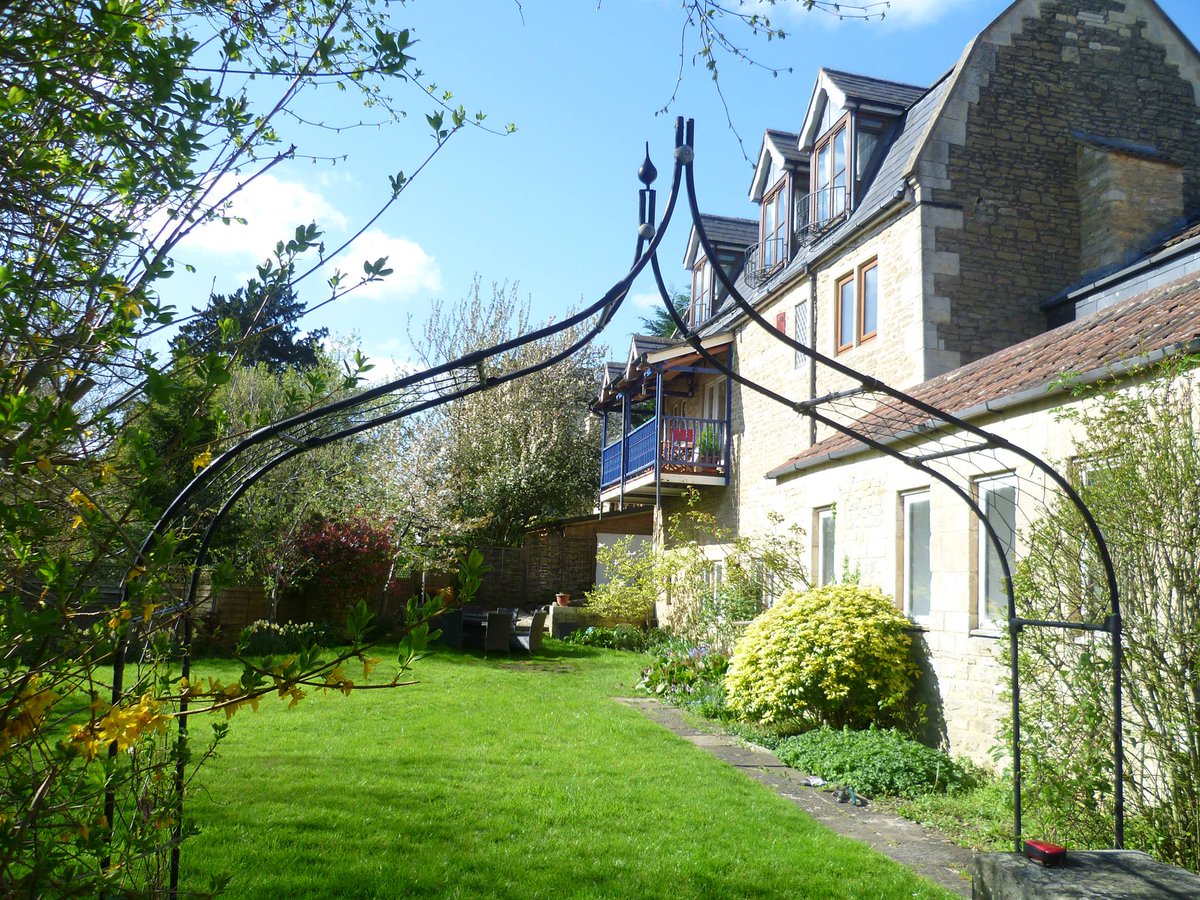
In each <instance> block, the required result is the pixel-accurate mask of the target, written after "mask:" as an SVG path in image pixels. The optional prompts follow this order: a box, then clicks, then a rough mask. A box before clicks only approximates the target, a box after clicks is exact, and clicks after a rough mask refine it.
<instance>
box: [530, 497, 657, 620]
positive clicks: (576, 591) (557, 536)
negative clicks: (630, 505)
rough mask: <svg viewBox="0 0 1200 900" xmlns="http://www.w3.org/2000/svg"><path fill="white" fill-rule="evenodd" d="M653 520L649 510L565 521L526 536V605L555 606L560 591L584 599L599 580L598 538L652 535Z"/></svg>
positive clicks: (636, 510)
mask: <svg viewBox="0 0 1200 900" xmlns="http://www.w3.org/2000/svg"><path fill="white" fill-rule="evenodd" d="M653 517H654V511H653V510H652V509H650V508H648V507H647V508H642V509H635V510H627V511H625V512H620V513H612V514H610V515H606V516H604V517H603V518H589V519H583V520H575V521H571V522H564V523H561V524H558V525H551V526H548V527H546V528H540V529H538V530H536V531H531V532H529V533H528V534H526V535H525V557H526V572H527V576H526V590H525V596H526V604H527V605H541V604H544V603H553V602H554V595H555V594H557V593H560V592H562V593H567V594H570V595H571V596H572V597H576V598H580V597H582V596H583V595H584V593H585V592H587V591H590V590H591V589H592V587H593V586H594V584H595V581H596V535H597V534H644V535H649V534H651V533H652V531H653Z"/></svg>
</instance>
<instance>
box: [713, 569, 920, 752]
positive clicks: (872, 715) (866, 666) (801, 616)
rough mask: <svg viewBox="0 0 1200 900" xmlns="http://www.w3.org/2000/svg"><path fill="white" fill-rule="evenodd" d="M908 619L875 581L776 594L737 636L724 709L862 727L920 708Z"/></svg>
mask: <svg viewBox="0 0 1200 900" xmlns="http://www.w3.org/2000/svg"><path fill="white" fill-rule="evenodd" d="M910 628H911V625H910V623H909V621H908V619H907V618H905V616H904V615H903V614H902V613H901V612H900V611H899V610H897V609H896V607H895V605H894V603H893V602H892V600H891V598H889V597H887V596H885V595H884V594H883V592H882V591H880V590H879V589H878V588H874V587H862V586H859V585H856V584H844V585H840V584H839V585H826V586H824V587H819V588H814V589H813V590H811V591H808V592H807V593H804V594H799V593H789V594H786V595H784V596H783V597H782V598H781V599H780V600H779V601H778V602H776V604H775V605H774V606H772V607H771V608H770V609H768V610H767V611H766V612H764V613H763V614H762V615H760V616H759V617H758V618H757V619H755V620H754V621H753V622H752V623H751V624H750V625H749V626H748V627H747V628H746V631H745V633H744V634H743V635H742V637H741V639H740V640H739V641H738V642H737V645H736V647H735V648H734V651H733V657H732V658H731V660H730V665H729V671H728V672H727V673H726V675H725V688H726V691H727V693H728V702H729V706H730V708H731V709H732V710H733V711H734V712H736V713H737V714H739V715H741V716H743V717H745V718H748V719H753V720H757V721H759V722H762V723H764V724H767V725H772V726H775V727H782V728H789V729H790V728H805V727H810V726H815V725H831V726H833V727H834V728H842V727H844V726H849V727H851V728H864V727H866V726H867V725H869V724H871V723H872V722H874V723H877V724H881V725H890V724H898V723H907V722H908V721H910V720H911V719H913V718H917V717H919V715H918V713H919V711H918V710H915V709H913V708H912V707H910V705H909V702H908V700H909V695H910V693H911V691H912V688H913V685H914V684H915V683H916V679H917V676H918V674H919V673H918V669H917V666H916V664H915V663H914V662H913V661H912V657H911V652H910V651H911V644H912V639H911V636H910V634H909V629H910Z"/></svg>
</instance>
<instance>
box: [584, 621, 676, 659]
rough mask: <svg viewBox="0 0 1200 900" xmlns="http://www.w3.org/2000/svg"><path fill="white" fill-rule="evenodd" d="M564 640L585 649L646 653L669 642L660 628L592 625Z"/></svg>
mask: <svg viewBox="0 0 1200 900" xmlns="http://www.w3.org/2000/svg"><path fill="white" fill-rule="evenodd" d="M563 640H565V641H566V642H567V643H568V644H578V645H580V646H583V647H607V648H608V649H610V650H632V651H634V652H635V653H645V652H646V651H647V650H649V649H650V648H651V647H655V646H657V645H658V644H662V643H664V642H665V641H667V640H669V638H668V636H667V633H666V632H665V631H663V630H662V629H659V628H648V629H647V628H638V627H636V626H634V625H614V626H613V627H611V628H605V627H602V626H598V625H592V626H590V627H588V628H580V629H579V630H578V631H572V632H571V633H570V634H568V635H567V636H566V637H565V638H564V639H563Z"/></svg>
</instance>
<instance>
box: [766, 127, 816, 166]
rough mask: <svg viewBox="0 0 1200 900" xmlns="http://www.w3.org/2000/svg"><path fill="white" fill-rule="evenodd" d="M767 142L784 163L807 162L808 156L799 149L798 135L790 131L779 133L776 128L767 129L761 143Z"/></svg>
mask: <svg viewBox="0 0 1200 900" xmlns="http://www.w3.org/2000/svg"><path fill="white" fill-rule="evenodd" d="M768 142H769V143H770V145H771V149H772V150H774V151H775V152H776V153H778V154H779V155H780V156H781V157H782V158H783V160H784V161H785V162H789V163H806V162H808V154H807V153H805V152H804V151H802V150H801V149H800V135H798V134H795V133H793V132H791V131H780V130H779V129H778V128H768V129H767V130H766V133H765V134H764V136H763V143H768Z"/></svg>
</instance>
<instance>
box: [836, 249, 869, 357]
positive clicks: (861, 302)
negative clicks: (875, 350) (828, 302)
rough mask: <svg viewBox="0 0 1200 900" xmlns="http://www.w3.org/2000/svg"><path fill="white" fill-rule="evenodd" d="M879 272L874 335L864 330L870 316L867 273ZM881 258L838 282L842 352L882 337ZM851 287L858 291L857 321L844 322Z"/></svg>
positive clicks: (854, 305)
mask: <svg viewBox="0 0 1200 900" xmlns="http://www.w3.org/2000/svg"><path fill="white" fill-rule="evenodd" d="M872 270H874V271H875V273H876V274H875V330H874V331H870V332H864V331H863V322H864V321H865V319H866V316H865V315H864V314H863V313H864V310H865V307H866V300H867V292H866V281H867V273H868V272H870V271H872ZM879 277H880V276H879V257H874V258H872V259H869V260H867V261H866V262H865V263H862V264H860V265H859V266H858V267H857V268H855V269H853V270H851V271H850V272H847V273H846V274H845V275H843V276H842V277H841V278H839V279H838V280H837V281H835V282H834V292H833V302H834V317H835V318H836V319H837V322H836V324H835V325H834V328H835V330H836V334H835V335H834V341H835V346H836V347H837V352H838V353H845V352H846V351H847V350H853V349H854V348H855V347H857V346H859V345H860V344H865V343H867V342H868V341H873V340H874V339H875V338H876V337H878V336H879ZM846 285H850V288H851V290H852V291H853V292H854V297H853V302H852V304H851V306H852V309H853V313H852V315H853V317H854V321H852V322H846V321H844V316H843V315H842V290H843V288H845V287H846Z"/></svg>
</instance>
